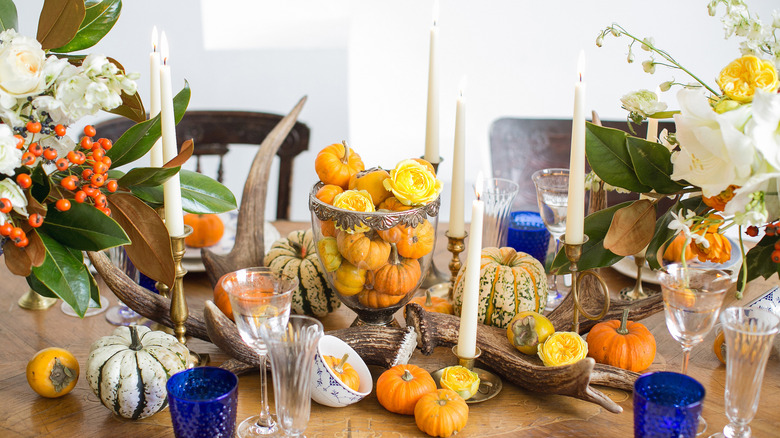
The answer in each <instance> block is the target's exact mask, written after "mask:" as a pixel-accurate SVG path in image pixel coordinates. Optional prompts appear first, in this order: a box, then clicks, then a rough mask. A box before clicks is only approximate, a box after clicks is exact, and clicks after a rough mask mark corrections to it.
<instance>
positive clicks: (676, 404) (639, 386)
mask: <svg viewBox="0 0 780 438" xmlns="http://www.w3.org/2000/svg"><path fill="white" fill-rule="evenodd" d="M703 401H704V386H702V384H701V383H699V382H698V381H696V379H694V378H692V377H689V376H686V375H685V374H679V373H672V372H666V371H664V372H655V373H649V374H645V375H643V376H641V377H640V378H638V379H637V380H636V382H635V383H634V437H636V438H671V437H674V438H678V437H679V438H693V437H695V436H696V432H697V429H698V427H699V417H700V415H701V410H702V402H703Z"/></svg>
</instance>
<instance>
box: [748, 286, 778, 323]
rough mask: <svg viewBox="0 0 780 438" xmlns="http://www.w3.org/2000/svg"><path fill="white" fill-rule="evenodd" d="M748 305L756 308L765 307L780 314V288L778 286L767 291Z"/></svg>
mask: <svg viewBox="0 0 780 438" xmlns="http://www.w3.org/2000/svg"><path fill="white" fill-rule="evenodd" d="M748 307H752V308H754V309H764V310H768V311H770V312H772V313H774V314H775V315H777V316H780V288H778V287H777V286H775V287H773V288H772V289H769V290H768V291H766V293H765V294H764V295H762V296H761V297H760V298H757V299H756V300H755V301H753V302H752V303H750V304H748Z"/></svg>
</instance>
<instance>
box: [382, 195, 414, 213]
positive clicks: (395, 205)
mask: <svg viewBox="0 0 780 438" xmlns="http://www.w3.org/2000/svg"><path fill="white" fill-rule="evenodd" d="M411 209H412V206H411V205H404V204H402V203H401V201H399V200H398V198H396V197H395V196H391V197H389V198H387V199H385V200H384V201H382V202H381V203H380V204H379V205H378V206H377V210H390V211H406V210H411Z"/></svg>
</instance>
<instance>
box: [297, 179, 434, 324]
mask: <svg viewBox="0 0 780 438" xmlns="http://www.w3.org/2000/svg"><path fill="white" fill-rule="evenodd" d="M322 186H323V183H322V182H318V183H316V184H315V185H314V187H313V188H312V190H311V192H310V193H309V210H310V211H311V222H312V229H313V231H314V241H315V244H316V245H317V255H318V256H319V259H320V261H321V262H322V265H323V267H325V271H326V272H327V274H326V277H327V279H328V283H329V284H330V286H331V288H333V290H334V291H335V292H336V295H337V296H338V297H339V299H340V300H341V302H342V303H344V305H346V306H347V307H349V308H350V309H352V310H353V311H355V313H357V319H356V320H355V322H354V323H353V325H360V324H371V325H390V324H392V323H393V322H394V321H395V320H394V319H393V314H394V313H395V312H396V311H397V310H398V309H400V308H401V307H403V306H405V305H406V303H408V302H409V300H411V299H412V297H413V296H414V292H415V291H416V290H417V288H418V287H420V283H422V281H423V280H424V278H425V275H426V273H427V272H428V268H429V267H430V265H431V259H432V257H433V244H434V242H435V241H436V226H437V223H438V214H439V204H440V202H441V201H440V199H441V198H436V200H435V201H433V202H430V203H428V204H426V205H424V206H420V207H414V208H410V209H408V210H402V211H391V210H380V211H376V212H373V213H362V212H356V211H350V210H344V209H341V208H336V207H333V206H332V205H329V204H327V203H325V202H322V201H320V200H319V199H317V197H316V196H315V195H316V193H317V191H318V190H319V189H320V187H322Z"/></svg>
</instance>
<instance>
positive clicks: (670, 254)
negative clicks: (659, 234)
mask: <svg viewBox="0 0 780 438" xmlns="http://www.w3.org/2000/svg"><path fill="white" fill-rule="evenodd" d="M683 246H685V235H684V234H682V233H680V234H678V235H677V237H675V238H674V240H672V243H670V244H669V246H667V247H666V250H665V251H664V260H668V261H670V262H679V261H680V259H681V258H682V249H683ZM693 246H694V245H693V242H690V243H689V244H688V247H687V248H685V260H686V261H687V260H690V259H692V258H693V257H694V256H695V255H696V254H695V253H694V250H693Z"/></svg>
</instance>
